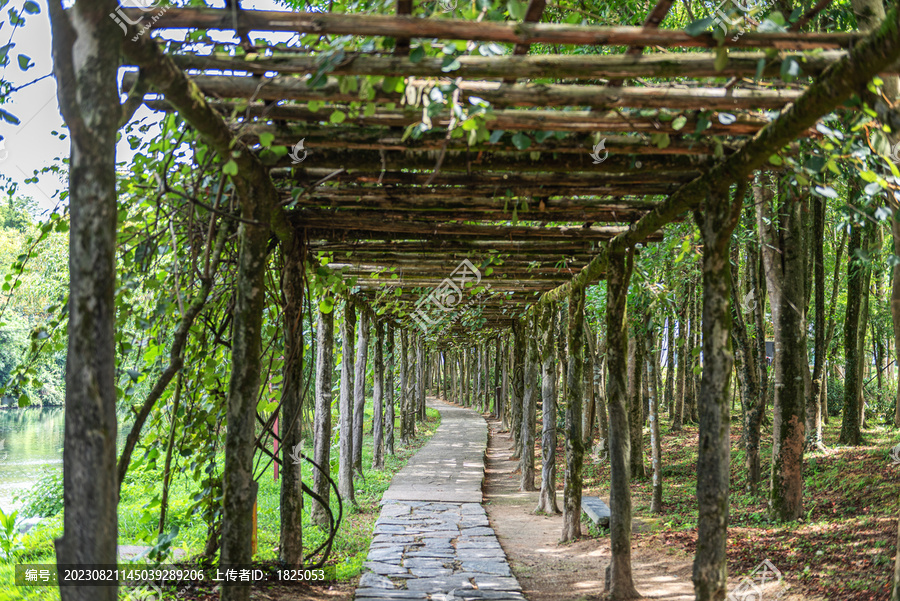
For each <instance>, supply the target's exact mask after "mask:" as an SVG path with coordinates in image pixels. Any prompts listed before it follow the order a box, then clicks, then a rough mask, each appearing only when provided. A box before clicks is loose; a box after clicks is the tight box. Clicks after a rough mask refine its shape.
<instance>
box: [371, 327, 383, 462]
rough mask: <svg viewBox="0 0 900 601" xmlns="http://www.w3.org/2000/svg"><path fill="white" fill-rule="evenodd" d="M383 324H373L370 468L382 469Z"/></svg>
mask: <svg viewBox="0 0 900 601" xmlns="http://www.w3.org/2000/svg"><path fill="white" fill-rule="evenodd" d="M383 349H384V324H383V323H382V322H381V320H378V321H376V322H375V365H373V366H372V367H373V371H374V379H375V381H374V383H373V386H372V403H373V405H374V408H373V414H372V468H373V469H376V470H381V469H384V350H383Z"/></svg>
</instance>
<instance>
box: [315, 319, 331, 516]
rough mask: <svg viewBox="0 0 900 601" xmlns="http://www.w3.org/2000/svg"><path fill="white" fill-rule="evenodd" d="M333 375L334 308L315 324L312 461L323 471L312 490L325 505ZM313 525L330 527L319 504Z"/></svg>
mask: <svg viewBox="0 0 900 601" xmlns="http://www.w3.org/2000/svg"><path fill="white" fill-rule="evenodd" d="M333 372H334V309H332V310H331V311H329V312H328V313H322V312H321V311H319V322H318V324H316V400H315V405H316V406H315V414H314V416H313V460H314V461H315V462H316V463H317V464H319V465H320V466H321V467H322V469H323V470H324V472H323V471H319V470H313V475H312V489H313V492H315V493H316V494H317V495H319V496H320V497H322V499H324V500H325V502H326V503H327V502H329V501H330V499H331V486H330V485H329V484H328V478H327V476H330V475H331V376H332V373H333ZM311 519H312V522H313V523H314V524H318V525H319V526H327V525H328V512H327V511H325V508H324V507H322V506H321V505H319V504H318V503H313V506H312V518H311Z"/></svg>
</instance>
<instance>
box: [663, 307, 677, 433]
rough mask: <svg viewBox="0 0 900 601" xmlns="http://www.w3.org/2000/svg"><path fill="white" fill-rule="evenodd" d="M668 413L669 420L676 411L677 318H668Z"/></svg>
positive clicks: (670, 316) (666, 397)
mask: <svg viewBox="0 0 900 601" xmlns="http://www.w3.org/2000/svg"><path fill="white" fill-rule="evenodd" d="M665 390H666V392H665V395H666V396H665V403H666V413H667V414H668V415H669V419H671V418H672V412H673V411H674V410H675V318H674V316H673V315H669V316H668V317H667V318H666V389H665Z"/></svg>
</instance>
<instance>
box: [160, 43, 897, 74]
mask: <svg viewBox="0 0 900 601" xmlns="http://www.w3.org/2000/svg"><path fill="white" fill-rule="evenodd" d="M791 56H796V55H791V54H790V53H781V54H779V55H778V56H775V57H770V56H768V55H767V54H766V53H764V52H731V53H729V54H728V60H727V61H726V62H725V63H724V64H717V58H716V54H715V53H713V52H697V53H688V54H649V55H641V56H628V55H622V54H618V55H615V54H614V55H609V54H586V55H585V54H578V55H568V54H565V55H560V54H543V55H530V56H514V55H505V56H490V57H485V56H459V57H457V58H456V60H457V61H459V64H460V67H459V69H456V70H454V71H452V72H450V73H448V72H447V71H444V70H443V68H444V60H443V59H442V58H439V57H437V58H431V57H426V58H423V59H421V60H418V61H415V62H413V61H412V60H410V59H409V58H406V57H397V56H373V55H365V54H358V55H352V54H351V55H347V56H346V58H345V59H344V60H343V61H342V62H341V63H339V64H337V65H334V66H329V73H331V74H334V75H385V76H402V77H410V76H413V77H431V78H445V77H448V76H452V77H462V78H466V79H503V78H507V77H510V76H511V75H513V76H515V77H516V78H518V79H539V78H540V79H543V78H550V79H594V80H596V79H622V78H635V77H648V78H671V77H692V78H698V77H755V76H757V75H759V76H761V77H775V78H779V79H780V78H781V69H782V63H783V62H784V61H785V60H795V62H797V63H798V66H799V68H800V73H801V75H802V76H804V77H817V76H819V75H821V73H822V72H823V71H824V70H825V69H826V68H828V66H829V65H832V64H834V63H835V62H837V61H839V60H841V59H842V58H844V57H845V56H847V52H846V51H844V50H824V51H822V52H820V53H817V54H814V55H812V56H804V57H802V58H801V57H799V56H797V58H796V59H791V58H790V57H791ZM172 58H173V59H174V60H175V62H176V64H178V66H180V67H181V68H183V69H201V70H216V71H222V70H224V71H246V72H250V73H256V74H260V75H261V74H265V73H271V72H277V73H281V74H282V75H305V74H310V73H316V72H318V71H319V70H320V69H321V68H322V60H321V58H320V57H316V56H306V55H301V56H297V55H294V54H284V55H275V56H258V57H255V58H254V59H253V60H244V59H242V58H235V57H232V56H228V55H213V56H209V55H196V54H182V55H174V56H173V57H172ZM760 61H762V63H763V64H764V67H763V69H762V72H761V73H760V72H759V65H760ZM884 73H897V67H892V66H888V67H885V71H884Z"/></svg>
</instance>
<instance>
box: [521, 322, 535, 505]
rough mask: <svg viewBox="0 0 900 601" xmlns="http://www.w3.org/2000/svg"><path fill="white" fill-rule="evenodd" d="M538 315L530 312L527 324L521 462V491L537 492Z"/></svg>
mask: <svg viewBox="0 0 900 601" xmlns="http://www.w3.org/2000/svg"><path fill="white" fill-rule="evenodd" d="M537 321H538V320H537V315H536V314H535V310H534V309H532V310H531V311H529V312H528V318H527V321H526V322H525V327H526V336H525V338H526V344H527V349H526V351H525V353H526V357H525V396H524V397H523V400H522V434H521V437H522V456H521V459H520V461H519V469H520V470H521V472H522V473H521V480H520V482H519V490H523V491H531V490H536V489H535V487H534V428H535V423H536V413H537V397H538V394H539V391H538V382H537V378H538V373H537V370H538V349H537V341H538V332H537Z"/></svg>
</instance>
